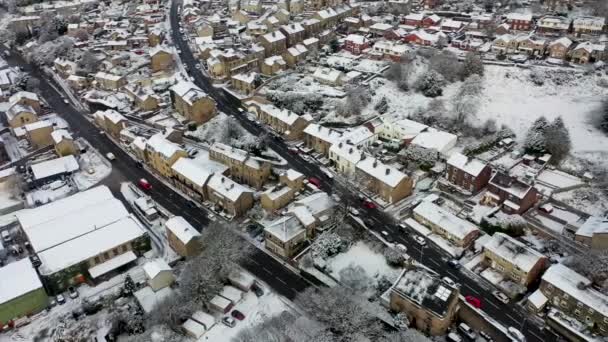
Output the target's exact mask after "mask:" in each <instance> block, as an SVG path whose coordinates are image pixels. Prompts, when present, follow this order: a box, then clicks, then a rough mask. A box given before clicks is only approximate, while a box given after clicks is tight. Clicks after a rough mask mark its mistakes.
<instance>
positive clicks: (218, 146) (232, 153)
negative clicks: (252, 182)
mask: <svg viewBox="0 0 608 342" xmlns="http://www.w3.org/2000/svg"><path fill="white" fill-rule="evenodd" d="M209 150H210V151H212V152H215V153H219V154H221V155H224V156H226V157H228V158H230V159H234V160H236V161H239V162H245V160H246V159H247V157H248V156H249V153H247V151H245V150H241V149H239V148H236V147H232V146H229V145H226V144H222V143H219V142H216V143H214V144H213V145H211V147H210V148H209Z"/></svg>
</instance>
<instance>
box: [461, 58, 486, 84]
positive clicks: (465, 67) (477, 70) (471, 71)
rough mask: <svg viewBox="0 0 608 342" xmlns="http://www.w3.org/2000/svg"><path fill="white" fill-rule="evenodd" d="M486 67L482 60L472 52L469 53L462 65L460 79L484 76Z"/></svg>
mask: <svg viewBox="0 0 608 342" xmlns="http://www.w3.org/2000/svg"><path fill="white" fill-rule="evenodd" d="M483 72H484V66H483V62H482V61H481V58H480V57H479V56H478V55H477V54H476V53H475V52H472V51H469V52H467V54H466V56H465V58H464V61H463V63H462V69H461V71H460V79H462V80H465V79H467V78H468V77H470V76H472V75H479V76H483Z"/></svg>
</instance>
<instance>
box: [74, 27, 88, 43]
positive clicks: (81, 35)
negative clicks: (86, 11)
mask: <svg viewBox="0 0 608 342" xmlns="http://www.w3.org/2000/svg"><path fill="white" fill-rule="evenodd" d="M74 38H76V39H78V40H79V41H81V42H86V41H87V40H89V33H88V32H87V31H86V30H84V29H80V30H78V31H76V33H74Z"/></svg>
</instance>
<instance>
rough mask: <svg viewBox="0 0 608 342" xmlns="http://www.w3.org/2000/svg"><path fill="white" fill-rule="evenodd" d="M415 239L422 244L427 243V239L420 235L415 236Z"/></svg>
mask: <svg viewBox="0 0 608 342" xmlns="http://www.w3.org/2000/svg"><path fill="white" fill-rule="evenodd" d="M414 241H416V243H418V244H419V245H420V246H425V245H426V240H425V239H424V238H423V237H422V236H420V235H416V236H414Z"/></svg>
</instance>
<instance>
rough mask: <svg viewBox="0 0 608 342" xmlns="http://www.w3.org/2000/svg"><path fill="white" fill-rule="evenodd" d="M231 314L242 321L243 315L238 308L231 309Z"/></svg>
mask: <svg viewBox="0 0 608 342" xmlns="http://www.w3.org/2000/svg"><path fill="white" fill-rule="evenodd" d="M230 314H231V315H232V317H234V318H236V319H238V320H239V321H242V320H244V319H245V315H244V314H243V313H242V312H240V311H239V310H232V312H231V313H230Z"/></svg>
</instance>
